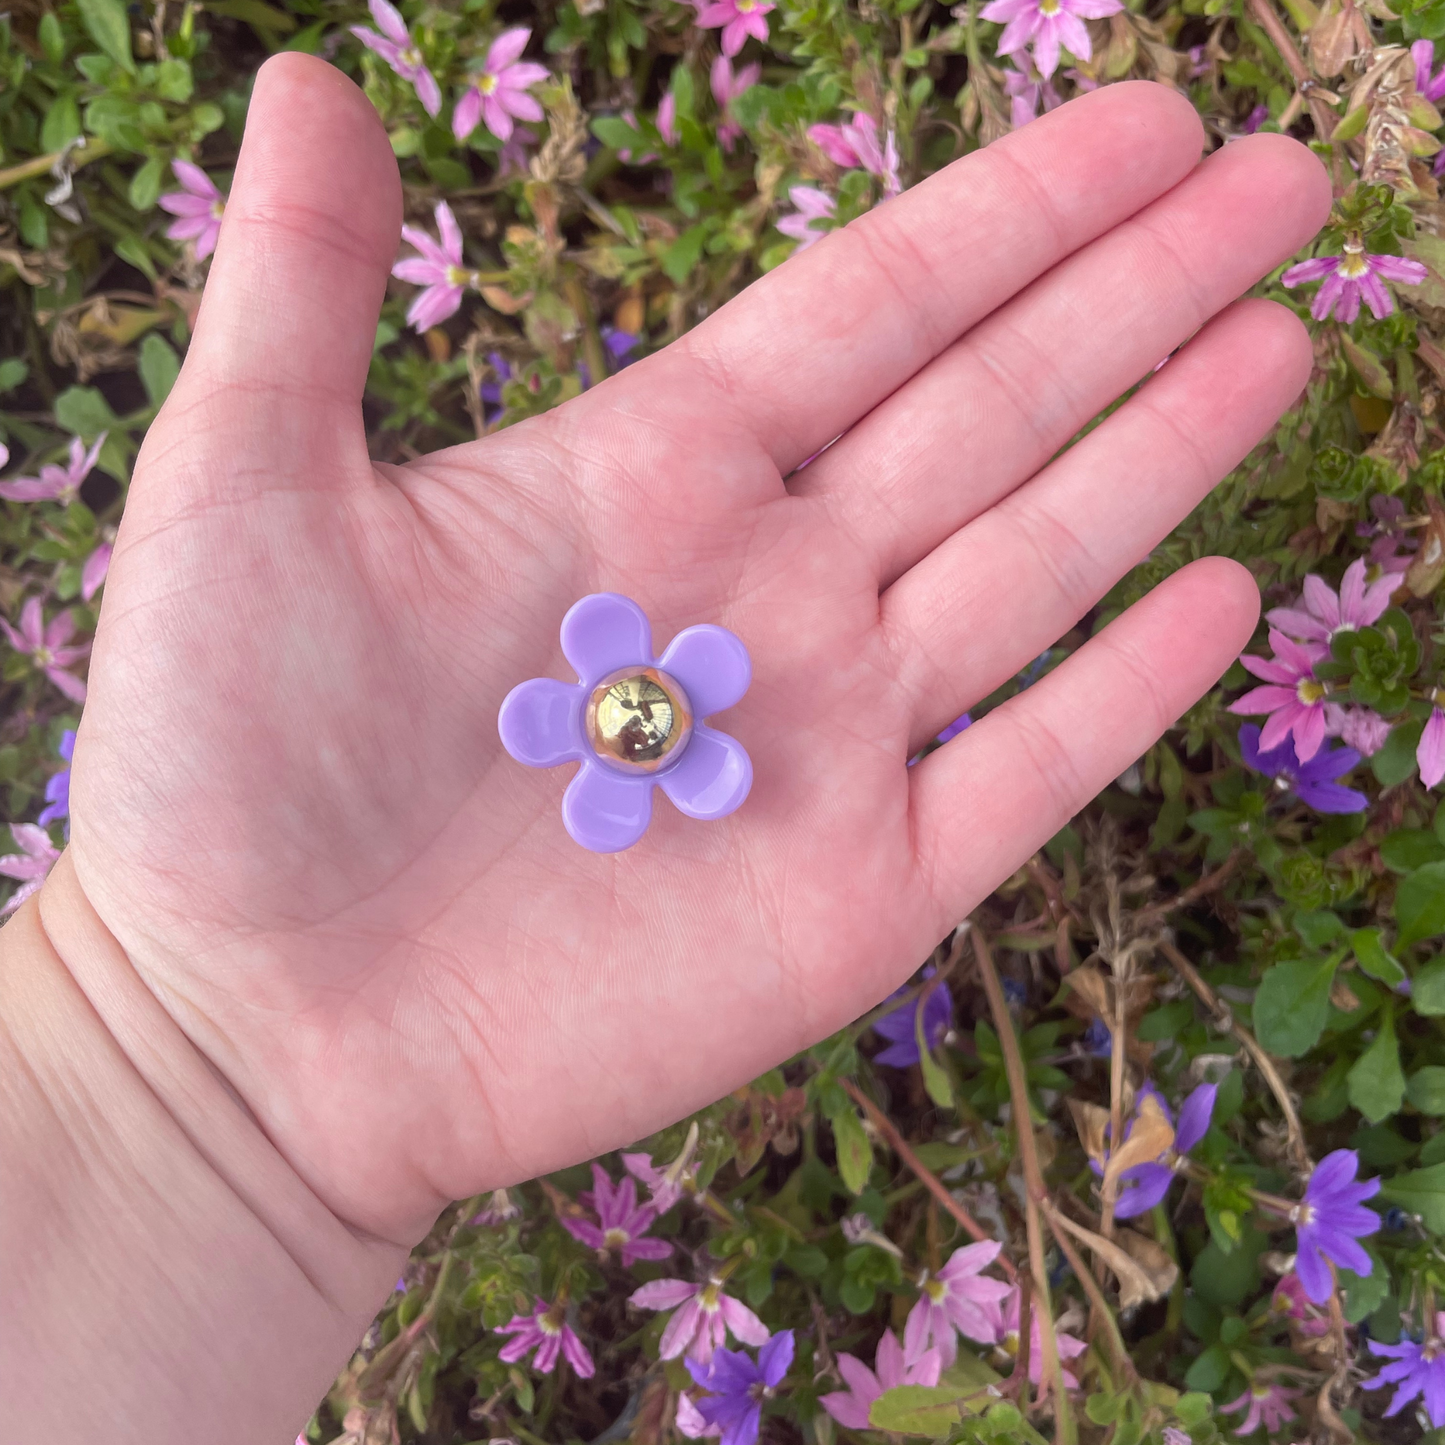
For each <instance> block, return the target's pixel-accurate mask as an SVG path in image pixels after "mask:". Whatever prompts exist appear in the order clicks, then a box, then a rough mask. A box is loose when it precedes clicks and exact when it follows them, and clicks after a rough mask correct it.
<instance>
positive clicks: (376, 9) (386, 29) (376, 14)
mask: <svg viewBox="0 0 1445 1445" xmlns="http://www.w3.org/2000/svg"><path fill="white" fill-rule="evenodd" d="M367 8H368V9H369V10H370V11H371V18H372V20H373V21H374V22H375V24H376V28H377V29H378V30H380V31H381V33H382V34H383V35H389V36H390V37H391V38H392V39H393V40H394V41H396V43H397V44H398V45H408V44H410V43H411V36H410V35H409V34H408V33H407V28H406V21H405V20H403V19H402V18H401V12H400V11H399V10H398V9H397V8H396V7H395V6H394V5H392V4H390V3H389V0H368V4H367Z"/></svg>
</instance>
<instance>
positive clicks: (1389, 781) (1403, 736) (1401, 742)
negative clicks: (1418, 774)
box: [1370, 718, 1425, 788]
mask: <svg viewBox="0 0 1445 1445" xmlns="http://www.w3.org/2000/svg"><path fill="white" fill-rule="evenodd" d="M1424 730H1425V724H1424V723H1422V722H1420V721H1419V720H1418V719H1417V718H1410V719H1407V720H1406V721H1405V722H1402V723H1400V724H1399V726H1398V727H1393V728H1391V729H1390V736H1389V737H1387V738H1386V739H1385V746H1384V747H1382V748H1381V749H1380V751H1379V752H1377V753H1376V754H1375V755H1374V756H1373V757H1372V758H1371V759H1370V771H1371V772H1372V773H1374V775H1375V778H1376V780H1377V781H1378V782H1379V783H1380V785H1381V786H1382V787H1386V788H1393V787H1394V786H1395V785H1396V784H1397V783H1403V782H1404V781H1405V779H1406V778H1408V777H1410V776H1411V775H1412V774H1413V773H1414V771H1415V749H1416V748H1417V747H1419V746H1420V734H1421V733H1422V732H1423V731H1424Z"/></svg>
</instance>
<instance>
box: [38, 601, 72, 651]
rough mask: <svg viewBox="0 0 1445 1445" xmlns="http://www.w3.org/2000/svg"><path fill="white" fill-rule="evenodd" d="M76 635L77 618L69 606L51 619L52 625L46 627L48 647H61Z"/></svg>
mask: <svg viewBox="0 0 1445 1445" xmlns="http://www.w3.org/2000/svg"><path fill="white" fill-rule="evenodd" d="M74 636H75V618H74V616H72V614H71V611H70V609H69V608H68V607H67V608H66V609H65V611H64V612H57V613H56V614H55V616H54V617H52V618H51V619H50V625H49V626H48V627H47V628H46V629H45V645H46V647H51V648H54V647H60V646H62V645H63V644H65V643H67V642H69V641H70V639H71V638H72V637H74Z"/></svg>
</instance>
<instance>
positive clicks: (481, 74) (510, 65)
mask: <svg viewBox="0 0 1445 1445" xmlns="http://www.w3.org/2000/svg"><path fill="white" fill-rule="evenodd" d="M531 38H532V31H531V28H530V27H529V26H526V25H518V26H516V27H515V28H513V29H511V30H504V31H502V33H501V34H500V35H499V36H497V38H496V39H495V40H494V41H492V44H491V48H490V49H489V50H488V51H487V58H486V60H484V61H483V62H482V68H481V70H479V71H478V72H477V73H476V78H475V79H474V80H473V82H472V85H471V87H470V88H469V89H468V90H467V93H466V94H465V95H464V96H462V98H461V99H460V100H459V101H458V102H457V108H456V113H455V114H454V115H453V116H452V134H453V135H454V136H456V138H457V139H458V140H466V138H467V137H468V136H469V135H471V133H472V132H473V131H474V130H476V128H477V122H478V121H481V122H482V124H483V125H485V126H486V128H487V129H488V130H489V131H491V133H492V134H493V135H494V136H496V138H497V139H498V140H506V139H507V137H508V136H510V135H511V134H512V117H513V116H516V118H517V119H518V120H541V119H542V106H541V103H540V102H539V101H538V100H537V99H536V97H535V96H531V95H528V94H527V87H528V86H530V85H536V84H537V83H538V81H542V80H546V79H547V78H548V77H549V76H550V75H551V71H549V70H548V69H547V67H546V66H545V65H537V64H535V63H533V62H532V61H530V60H519V59H518V56H520V55H521V53H522V52H523V51H524V50H525V49H526V48H527V42H528V41H529V40H530V39H531Z"/></svg>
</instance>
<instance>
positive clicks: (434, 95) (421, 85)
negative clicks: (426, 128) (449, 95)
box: [412, 65, 442, 116]
mask: <svg viewBox="0 0 1445 1445" xmlns="http://www.w3.org/2000/svg"><path fill="white" fill-rule="evenodd" d="M412 84H413V85H414V86H415V87H416V98H417V99H418V100H419V101H421V105H422V109H423V110H424V111H426V113H427V114H428V115H430V116H437V115H439V114H440V113H441V108H442V91H441V86H439V85H438V84H437V82H436V76H434V75H433V74H432V73H431V71H429V70H428V69H427V68H426V66H424V65H423V66H421V67H419V68H418V70H417V72H416V75H415V76H414V77H413V78H412Z"/></svg>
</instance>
